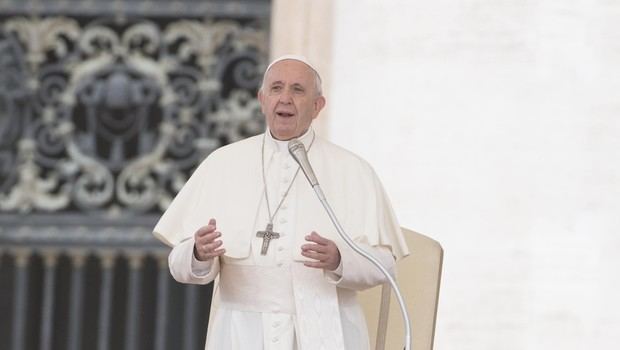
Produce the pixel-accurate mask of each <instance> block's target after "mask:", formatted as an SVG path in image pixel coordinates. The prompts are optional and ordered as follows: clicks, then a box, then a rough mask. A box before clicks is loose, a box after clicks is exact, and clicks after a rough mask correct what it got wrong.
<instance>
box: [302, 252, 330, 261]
mask: <svg viewBox="0 0 620 350" xmlns="http://www.w3.org/2000/svg"><path fill="white" fill-rule="evenodd" d="M301 255H302V256H305V257H306V258H310V259H314V260H318V261H323V262H324V261H326V260H327V259H328V258H329V256H327V255H325V254H321V253H317V252H313V251H304V252H301Z"/></svg>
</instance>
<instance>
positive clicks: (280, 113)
mask: <svg viewBox="0 0 620 350" xmlns="http://www.w3.org/2000/svg"><path fill="white" fill-rule="evenodd" d="M276 115H277V116H278V117H281V118H290V117H292V116H294V115H295V113H292V112H284V111H278V112H276Z"/></svg>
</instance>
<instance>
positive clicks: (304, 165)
mask: <svg viewBox="0 0 620 350" xmlns="http://www.w3.org/2000/svg"><path fill="white" fill-rule="evenodd" d="M288 151H289V153H290V154H291V156H293V159H295V161H296V162H297V164H299V167H300V168H301V170H302V171H303V172H304V175H306V178H307V179H308V182H310V185H311V186H312V187H316V186H318V185H319V181H318V180H317V179H316V175H314V171H313V170H312V166H311V165H310V162H309V161H308V153H307V152H306V147H305V146H304V144H303V143H302V142H301V141H299V140H298V139H292V140H291V141H289V143H288Z"/></svg>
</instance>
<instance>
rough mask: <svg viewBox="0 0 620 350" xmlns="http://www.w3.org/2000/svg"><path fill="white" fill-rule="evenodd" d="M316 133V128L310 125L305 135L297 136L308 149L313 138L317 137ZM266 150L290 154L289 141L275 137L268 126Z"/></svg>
mask: <svg viewBox="0 0 620 350" xmlns="http://www.w3.org/2000/svg"><path fill="white" fill-rule="evenodd" d="M314 134H315V133H314V129H313V128H312V126H310V127H309V128H308V130H307V131H306V132H305V133H304V134H303V135H301V136H300V137H298V138H297V139H298V140H299V141H301V142H302V143H303V144H304V146H305V147H306V150H307V149H308V148H309V147H310V144H311V143H312V139H313V138H314V137H315V135H314ZM265 150H266V151H269V152H284V153H286V154H288V141H282V140H278V139H276V138H274V137H273V135H271V131H269V128H267V130H266V131H265Z"/></svg>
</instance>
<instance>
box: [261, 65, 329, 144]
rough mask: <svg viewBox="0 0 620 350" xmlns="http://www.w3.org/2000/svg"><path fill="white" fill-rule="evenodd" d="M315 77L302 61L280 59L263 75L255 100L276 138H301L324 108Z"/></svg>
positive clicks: (323, 99)
mask: <svg viewBox="0 0 620 350" xmlns="http://www.w3.org/2000/svg"><path fill="white" fill-rule="evenodd" d="M314 74H315V73H314V71H313V70H312V69H311V68H310V67H308V66H307V65H306V64H305V63H303V62H300V61H296V60H283V61H280V62H277V63H276V64H274V65H273V66H271V68H270V69H269V71H268V72H267V74H266V75H265V79H264V82H263V87H262V88H261V89H260V90H259V91H258V100H259V101H260V105H261V110H262V112H263V114H264V115H265V121H266V122H267V125H268V126H269V130H270V131H271V134H272V135H273V137H275V138H276V139H278V140H290V139H293V138H295V137H298V136H301V135H303V134H304V133H305V132H306V130H308V128H309V127H310V124H311V123H312V120H313V119H314V118H316V117H317V116H318V115H319V112H320V111H321V109H323V106H325V98H324V97H323V96H321V95H319V94H318V91H317V89H316V82H315V75H314Z"/></svg>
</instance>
